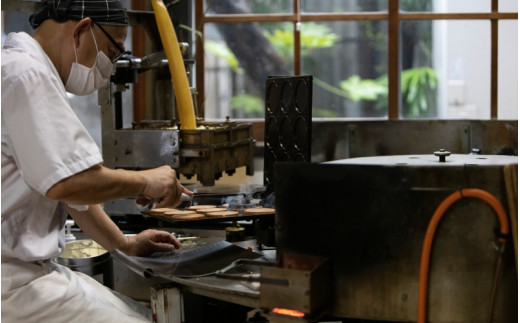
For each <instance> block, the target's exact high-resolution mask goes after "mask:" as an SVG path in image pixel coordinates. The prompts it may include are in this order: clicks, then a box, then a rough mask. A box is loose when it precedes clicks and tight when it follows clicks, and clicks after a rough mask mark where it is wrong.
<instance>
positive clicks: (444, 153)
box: [433, 148, 451, 163]
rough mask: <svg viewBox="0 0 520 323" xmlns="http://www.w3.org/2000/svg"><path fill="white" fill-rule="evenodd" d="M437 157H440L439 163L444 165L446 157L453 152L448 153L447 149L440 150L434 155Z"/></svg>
mask: <svg viewBox="0 0 520 323" xmlns="http://www.w3.org/2000/svg"><path fill="white" fill-rule="evenodd" d="M433 154H434V155H435V156H437V157H439V162H441V163H444V162H446V156H449V155H451V152H449V151H447V150H446V149H443V148H441V149H439V151H435V152H434V153H433Z"/></svg>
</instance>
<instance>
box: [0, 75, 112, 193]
mask: <svg viewBox="0 0 520 323" xmlns="http://www.w3.org/2000/svg"><path fill="white" fill-rule="evenodd" d="M4 84H8V86H7V87H5V86H4ZM2 118H3V119H4V125H5V126H6V127H7V130H8V133H9V136H10V137H11V141H12V145H13V147H12V149H13V154H14V158H15V160H16V162H17V164H18V167H19V169H20V171H21V173H22V176H23V178H24V180H25V181H26V182H27V184H28V185H29V186H31V187H32V188H33V189H35V190H37V191H38V192H39V193H40V194H42V195H45V193H46V192H47V190H48V189H49V188H51V187H52V186H53V185H54V184H56V183H57V182H59V181H60V180H62V179H64V178H67V177H69V176H71V175H74V174H76V173H79V172H81V171H84V170H86V169H88V168H90V167H92V166H94V165H96V164H99V163H101V162H102V161H103V160H102V156H101V153H100V151H99V148H98V147H97V145H96V143H95V141H94V140H93V139H92V138H91V136H90V134H89V133H88V132H87V130H86V129H85V127H84V126H83V125H82V124H81V121H80V120H79V119H78V118H77V116H76V114H75V113H74V111H72V109H71V107H70V103H69V101H68V99H67V96H66V93H65V91H64V89H63V84H62V83H61V80H59V79H58V78H57V77H56V76H55V74H53V73H52V72H51V71H50V70H49V69H41V68H31V69H25V71H24V72H23V73H21V74H20V75H15V76H13V77H12V80H9V82H8V83H7V82H6V83H4V79H3V80H2Z"/></svg>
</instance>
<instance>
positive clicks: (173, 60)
mask: <svg viewBox="0 0 520 323" xmlns="http://www.w3.org/2000/svg"><path fill="white" fill-rule="evenodd" d="M152 6H153V11H154V13H155V20H156V21H157V27H158V28H159V35H160V36H161V41H162V44H163V47H164V52H165V53H166V58H167V59H168V65H169V67H170V73H171V75H172V82H173V89H174V90H175V98H176V100H177V111H178V112H179V119H180V121H181V128H182V129H195V128H197V121H196V120H195V110H194V108H193V99H192V96H191V91H190V85H189V83H188V76H187V75H186V68H185V67H184V61H183V59H182V54H181V50H180V48H179V41H178V40H177V35H176V34H175V30H174V29H173V24H172V21H171V19H170V15H169V14H168V10H167V9H166V6H165V5H164V3H163V1H162V0H152Z"/></svg>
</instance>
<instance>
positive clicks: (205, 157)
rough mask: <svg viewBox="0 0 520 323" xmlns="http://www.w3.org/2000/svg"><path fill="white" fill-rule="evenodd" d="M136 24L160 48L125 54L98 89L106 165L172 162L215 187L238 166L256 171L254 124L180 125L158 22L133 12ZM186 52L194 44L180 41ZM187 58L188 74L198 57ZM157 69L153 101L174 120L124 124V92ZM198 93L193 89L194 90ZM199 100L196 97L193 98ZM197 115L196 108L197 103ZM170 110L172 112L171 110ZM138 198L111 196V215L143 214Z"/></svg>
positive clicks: (200, 122) (147, 165)
mask: <svg viewBox="0 0 520 323" xmlns="http://www.w3.org/2000/svg"><path fill="white" fill-rule="evenodd" d="M129 17H130V22H131V25H132V26H134V25H136V24H143V25H144V26H145V29H146V30H148V31H149V34H150V35H151V39H152V41H153V42H155V48H157V49H158V50H159V51H158V52H154V53H152V54H149V55H147V56H145V57H142V58H140V57H134V56H130V55H124V56H123V57H122V58H121V59H120V60H118V61H117V62H116V64H115V65H116V68H115V72H114V73H113V75H112V76H111V80H110V82H108V84H106V85H105V86H104V87H103V88H101V89H99V90H98V103H99V105H100V106H101V119H102V121H101V122H102V125H101V128H102V152H103V159H104V163H105V166H107V167H110V168H114V169H116V168H123V169H147V168H154V167H159V166H162V165H169V166H171V167H172V168H174V169H175V170H176V171H177V173H178V174H183V175H185V176H186V177H187V178H188V179H189V178H191V177H192V176H194V175H196V176H197V180H198V181H199V182H200V183H201V184H202V185H204V186H213V185H214V184H215V180H217V179H218V178H220V177H221V176H222V173H223V172H225V173H227V174H229V175H232V174H233V173H234V172H235V170H236V168H239V167H243V166H245V167H246V174H247V175H253V174H254V146H255V140H254V139H253V134H252V125H251V124H250V123H238V122H234V121H230V120H229V119H227V120H225V121H222V122H209V121H204V120H201V119H197V120H196V126H197V127H196V128H195V129H185V128H183V127H182V125H180V123H179V121H178V120H180V119H181V118H180V117H179V113H177V112H176V110H177V107H176V106H175V104H174V102H175V100H173V99H172V96H173V95H174V93H172V90H173V89H172V86H171V84H172V81H171V78H167V76H168V75H170V72H169V70H168V66H169V62H168V60H167V59H165V55H164V52H162V51H160V49H161V47H162V45H161V42H160V39H159V38H158V37H157V34H158V33H157V25H156V22H155V20H154V19H153V13H151V12H138V11H131V12H129ZM179 47H180V48H181V52H184V53H188V50H189V47H190V44H188V43H180V44H179ZM185 56H186V57H184V65H185V66H186V71H187V74H188V75H187V76H186V77H187V78H188V79H189V75H190V74H191V70H192V64H193V63H194V61H193V60H192V59H189V57H188V56H189V54H186V55H185ZM148 70H155V71H156V72H157V73H156V77H157V79H156V80H155V81H154V82H155V83H154V84H155V85H156V86H153V87H152V89H153V91H154V99H155V100H154V101H155V103H154V106H157V109H159V110H161V111H163V112H165V113H164V115H165V116H166V117H167V118H170V116H171V119H169V120H144V121H143V120H138V122H133V123H132V126H131V127H127V128H125V127H124V126H123V110H124V109H125V107H124V106H123V100H122V93H123V92H124V91H126V90H127V89H128V86H127V84H130V83H134V82H136V81H137V75H138V74H139V73H141V72H144V71H148ZM159 78H160V79H159ZM193 93H195V92H194V91H193V89H192V95H193V96H194V95H195V94H193ZM193 101H196V100H193ZM194 110H195V114H196V110H197V109H196V107H194ZM166 112H167V113H166ZM134 204H135V203H134V202H133V200H118V201H111V202H109V203H106V204H105V209H106V210H107V213H109V214H140V212H139V210H138V208H136V206H135V205H134Z"/></svg>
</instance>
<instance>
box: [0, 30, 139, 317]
mask: <svg viewBox="0 0 520 323" xmlns="http://www.w3.org/2000/svg"><path fill="white" fill-rule="evenodd" d="M1 58H2V106H1V115H2V120H1V123H2V128H1V131H2V205H1V207H2V234H1V240H2V319H3V320H6V319H7V320H6V322H8V321H19V322H29V321H35V322H36V321H39V322H42V321H46V320H47V319H49V317H45V316H42V315H44V313H46V314H48V315H50V318H52V321H53V322H60V321H67V319H66V318H67V317H68V318H70V316H67V315H69V314H66V313H65V311H70V312H71V313H74V316H73V317H74V320H75V321H77V322H81V321H83V320H82V316H81V315H82V314H81V313H80V312H85V316H84V317H83V318H84V321H90V322H93V321H97V319H98V318H99V319H102V318H104V319H105V321H108V322H111V321H113V320H111V318H110V316H109V317H106V316H105V317H103V316H96V317H95V318H93V317H92V315H91V314H92V313H93V310H94V309H97V310H99V309H100V308H101V309H102V308H103V306H108V307H110V308H112V307H118V306H120V307H121V311H123V312H125V314H122V313H121V312H117V314H116V315H115V316H114V317H112V319H114V318H117V319H118V320H122V321H124V322H130V321H132V317H133V319H134V320H136V318H138V319H137V321H142V320H143V317H142V316H139V315H135V313H133V312H132V311H131V310H128V309H126V308H124V305H121V304H119V303H117V302H120V301H118V300H112V299H110V296H109V295H108V294H110V295H112V294H111V293H110V292H109V291H108V290H106V291H100V289H101V288H102V289H106V288H105V287H104V286H102V285H101V284H99V283H97V282H95V281H94V282H92V281H89V279H90V277H88V276H86V275H81V274H77V273H75V272H72V271H70V270H69V269H68V268H66V267H63V266H60V265H57V264H54V263H51V262H50V261H49V259H51V258H53V257H57V256H58V255H59V254H60V253H61V251H62V248H63V247H64V243H65V239H64V238H65V237H64V230H63V227H64V223H65V219H66V213H65V212H64V208H63V207H62V205H61V203H58V202H57V201H54V200H51V199H48V198H46V197H45V193H46V192H47V190H48V189H49V188H50V187H52V186H53V185H54V184H55V183H57V182H59V181H60V180H62V179H64V178H67V177H69V176H71V175H74V174H76V173H78V172H81V171H84V170H86V169H88V168H90V167H92V166H94V165H96V164H100V163H101V162H102V157H101V154H100V152H99V148H98V147H97V145H96V143H95V142H94V140H93V139H92V138H91V136H90V135H89V133H88V132H87V130H86V129H85V128H84V127H83V125H82V124H81V122H80V121H79V119H78V118H77V116H76V114H75V113H74V112H73V110H72V109H71V107H70V103H69V101H68V98H67V95H66V91H65V87H64V85H63V82H62V81H61V79H60V77H59V74H58V72H57V71H56V69H55V67H54V65H53V64H52V62H51V60H50V59H49V57H48V56H47V55H46V54H45V52H44V51H43V49H42V48H41V46H40V45H39V43H38V42H37V41H35V40H34V39H33V38H32V37H31V36H30V35H28V34H26V33H23V32H22V33H11V34H9V35H8V37H7V39H6V41H5V43H4V47H3V48H2V57H1ZM93 113H94V111H93ZM71 288H72V289H71ZM49 293H50V294H52V297H49ZM91 294H92V295H91ZM86 295H89V296H86ZM107 295H108V296H107ZM97 298H100V300H98V303H96V301H95V299H97ZM71 299H74V301H69V300H71ZM108 299H110V301H107V300H108ZM25 302H27V303H25ZM82 302H83V304H82ZM107 302H108V303H107ZM110 302H112V303H110ZM114 302H115V303H117V305H115V303H114ZM29 303H30V304H31V306H28V304H29ZM56 304H60V306H56ZM67 304H70V306H67ZM107 304H108V305H107ZM89 306H90V307H89ZM51 309H52V310H51ZM89 311H91V312H89ZM126 312H128V313H130V314H128V313H126ZM89 313H90V314H89ZM98 314H99V313H98ZM98 314H96V315H98ZM125 315H129V319H128V320H127V319H125Z"/></svg>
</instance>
